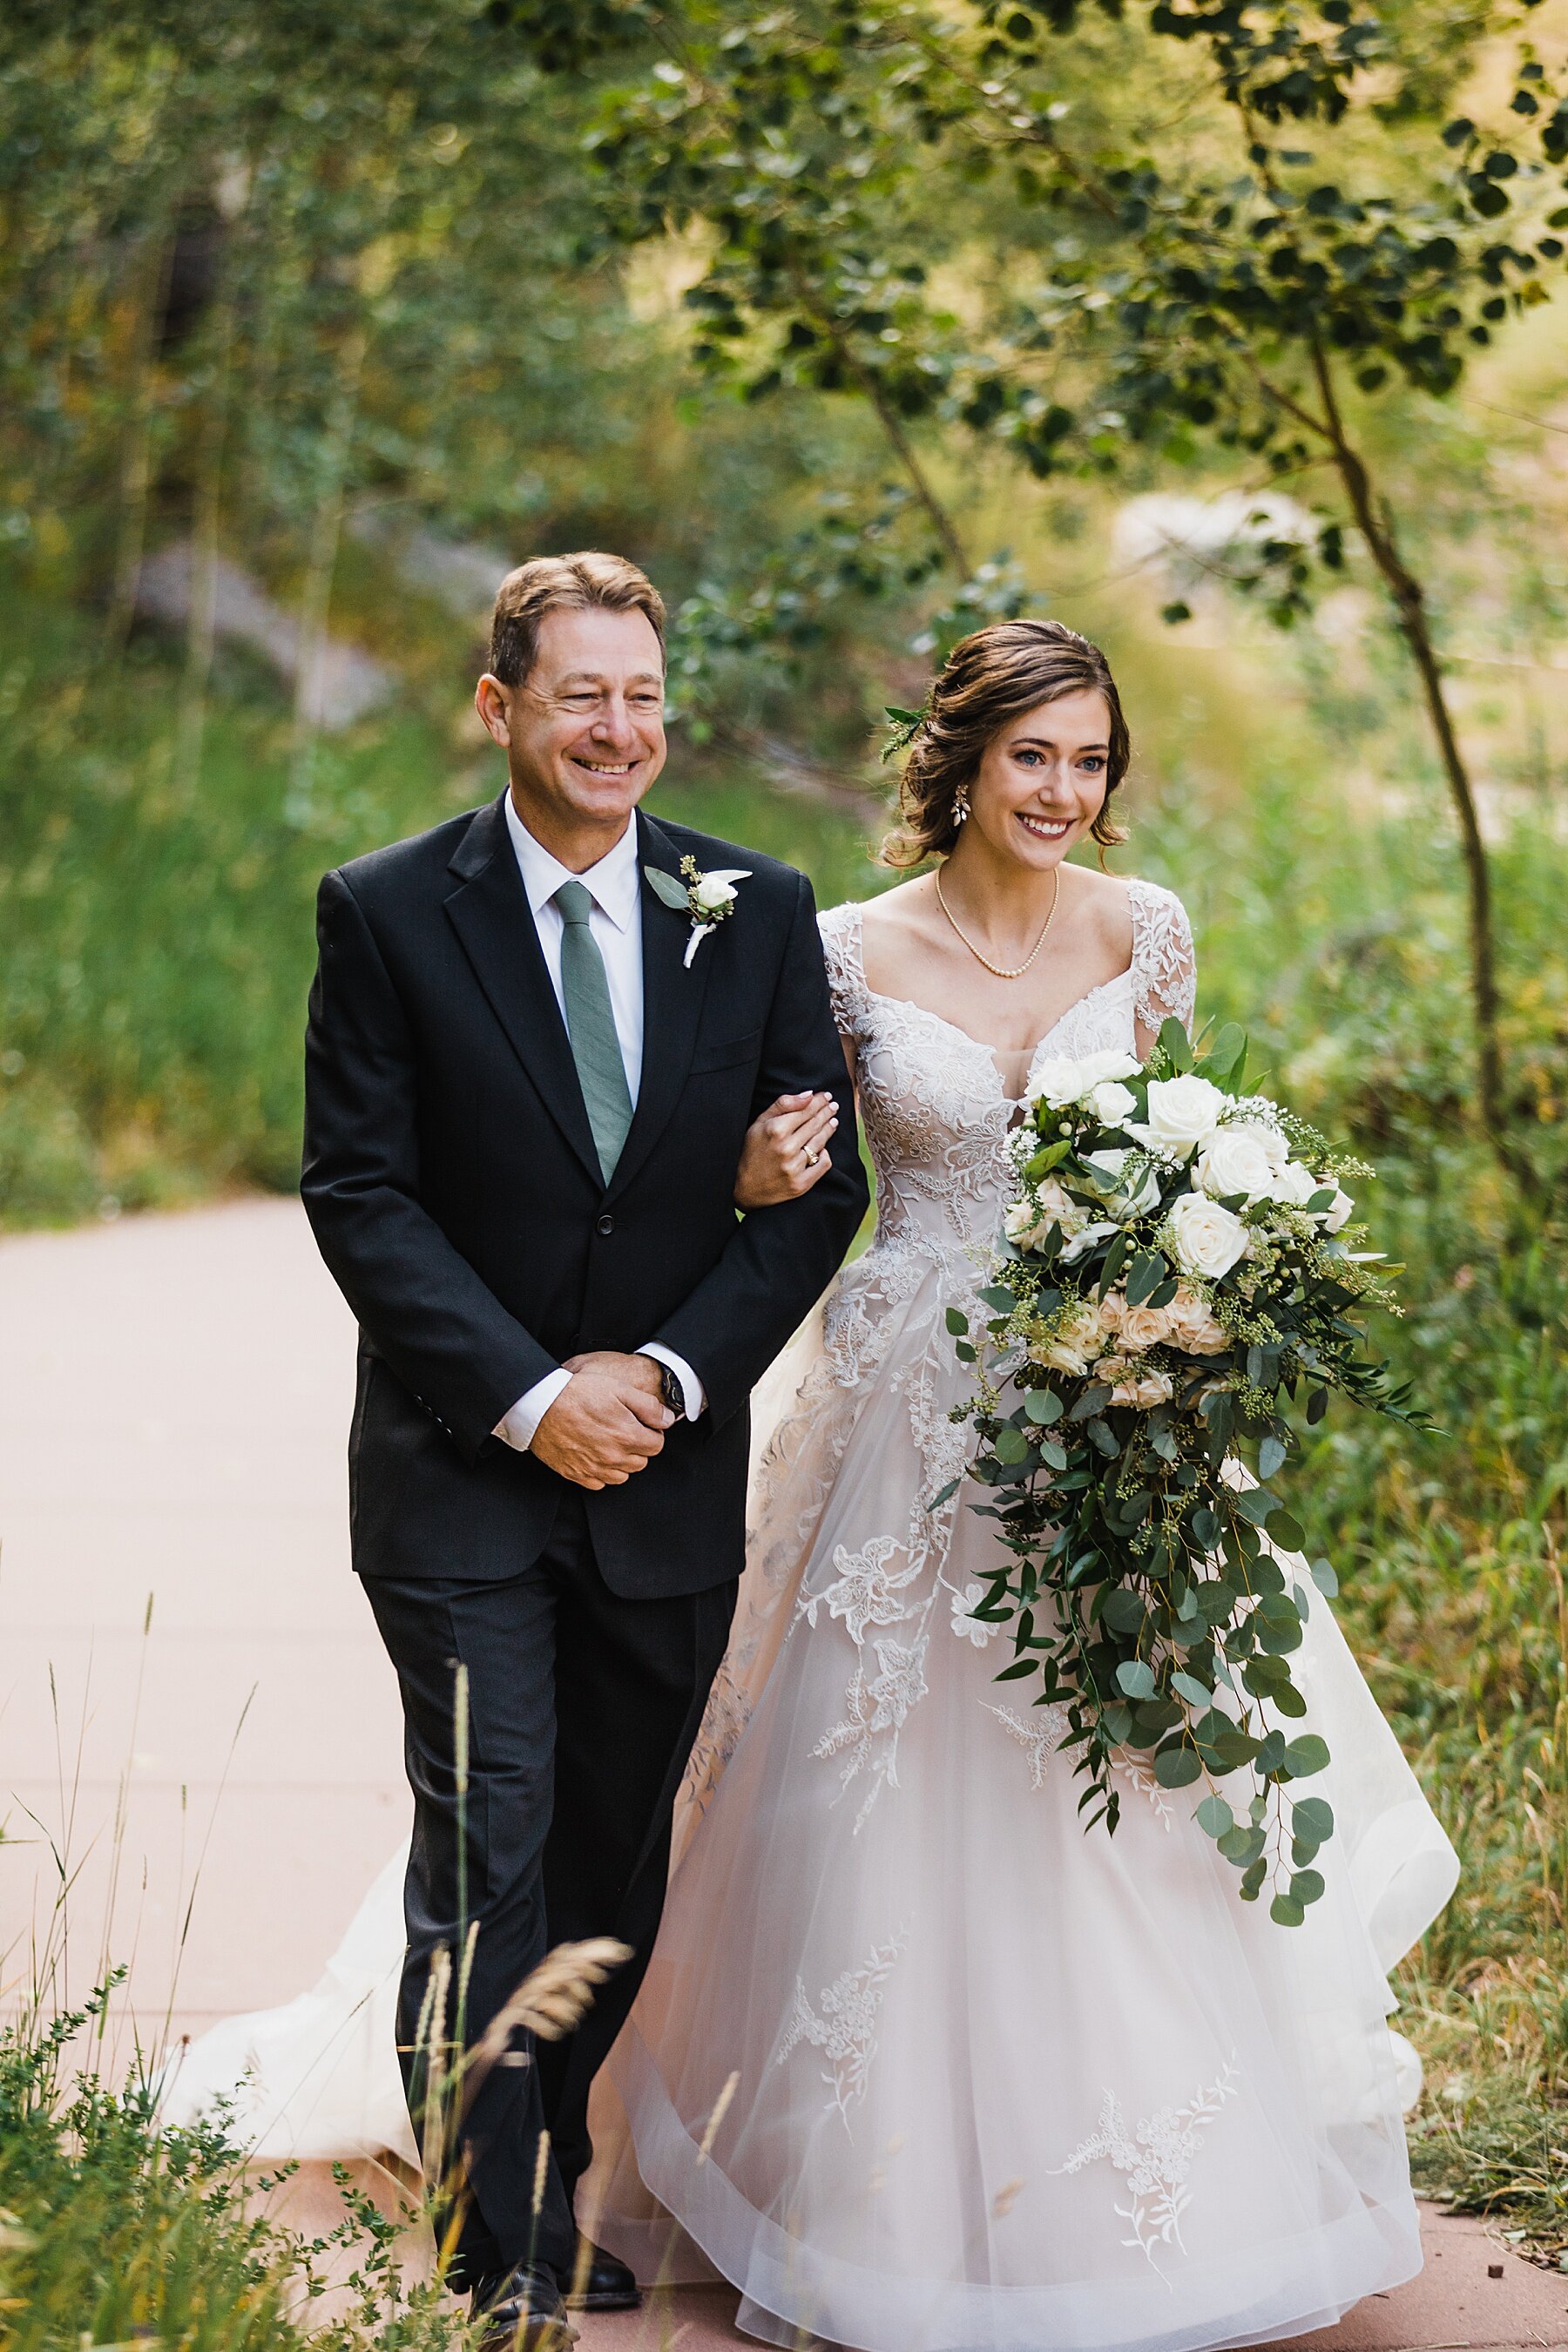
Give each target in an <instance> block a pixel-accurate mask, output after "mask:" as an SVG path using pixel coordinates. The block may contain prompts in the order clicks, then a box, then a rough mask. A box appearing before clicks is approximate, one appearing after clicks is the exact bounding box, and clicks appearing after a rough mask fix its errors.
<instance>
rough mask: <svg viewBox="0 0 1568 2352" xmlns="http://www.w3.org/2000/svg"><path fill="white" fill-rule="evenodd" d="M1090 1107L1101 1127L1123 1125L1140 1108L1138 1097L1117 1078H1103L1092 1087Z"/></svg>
mask: <svg viewBox="0 0 1568 2352" xmlns="http://www.w3.org/2000/svg"><path fill="white" fill-rule="evenodd" d="M1089 1108H1090V1110H1092V1111H1093V1113H1094V1115H1095V1117H1096V1118H1097V1119H1098V1120H1099V1121H1100V1125H1101V1127H1121V1126H1122V1125H1123V1124H1124V1122H1125V1121H1126V1120H1128V1119H1129V1118H1131V1116H1132V1113H1133V1112H1134V1111H1135V1110H1136V1109H1137V1108H1138V1097H1137V1096H1136V1095H1135V1094H1133V1093H1132V1092H1131V1088H1129V1087H1124V1086H1121V1084H1120V1083H1119V1082H1118V1081H1117V1080H1116V1079H1115V1078H1101V1080H1100V1084H1099V1086H1097V1087H1094V1088H1092V1089H1091V1091H1090V1094H1089Z"/></svg>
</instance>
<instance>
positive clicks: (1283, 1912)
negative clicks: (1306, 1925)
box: [1268, 1895, 1307, 1927]
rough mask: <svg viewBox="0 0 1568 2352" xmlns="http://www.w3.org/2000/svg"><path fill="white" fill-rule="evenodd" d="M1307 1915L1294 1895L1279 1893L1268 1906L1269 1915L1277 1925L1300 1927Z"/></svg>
mask: <svg viewBox="0 0 1568 2352" xmlns="http://www.w3.org/2000/svg"><path fill="white" fill-rule="evenodd" d="M1268 1916H1269V1917H1270V1918H1271V1919H1272V1920H1273V1922H1274V1924H1275V1926H1276V1927H1300V1924H1301V1922H1302V1920H1303V1919H1304V1918H1305V1917H1306V1916H1307V1915H1306V1913H1305V1911H1303V1909H1302V1908H1301V1906H1300V1904H1299V1903H1298V1902H1297V1901H1296V1899H1295V1897H1294V1896H1293V1895H1276V1896H1275V1897H1274V1900H1273V1902H1272V1903H1271V1904H1270V1905H1269V1906H1268Z"/></svg>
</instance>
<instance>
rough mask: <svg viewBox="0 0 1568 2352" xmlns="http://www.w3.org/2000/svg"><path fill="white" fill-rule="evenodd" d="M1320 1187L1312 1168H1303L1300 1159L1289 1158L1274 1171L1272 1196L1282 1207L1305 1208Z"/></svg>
mask: <svg viewBox="0 0 1568 2352" xmlns="http://www.w3.org/2000/svg"><path fill="white" fill-rule="evenodd" d="M1318 1189H1319V1186H1318V1180H1317V1178H1316V1177H1315V1176H1314V1175H1313V1173H1312V1171H1311V1170H1310V1168H1303V1167H1302V1165H1301V1163H1300V1160H1286V1161H1284V1163H1283V1164H1282V1165H1281V1166H1280V1167H1279V1168H1277V1169H1276V1170H1275V1171H1274V1181H1273V1184H1272V1186H1271V1188H1270V1197H1271V1198H1272V1199H1274V1200H1276V1201H1278V1202H1279V1205H1280V1206H1281V1208H1285V1209H1304V1208H1305V1207H1306V1205H1307V1203H1308V1202H1309V1201H1310V1199H1311V1197H1312V1195H1313V1193H1314V1192H1317V1191H1318Z"/></svg>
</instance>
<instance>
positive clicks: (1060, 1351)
mask: <svg viewBox="0 0 1568 2352" xmlns="http://www.w3.org/2000/svg"><path fill="white" fill-rule="evenodd" d="M1029 1361H1030V1363H1031V1364H1044V1365H1045V1366H1046V1368H1047V1370H1048V1371H1053V1372H1066V1373H1067V1374H1068V1378H1069V1379H1071V1380H1075V1381H1077V1380H1081V1379H1082V1378H1083V1375H1084V1374H1085V1372H1087V1371H1088V1370H1089V1358H1088V1357H1087V1356H1084V1355H1080V1354H1079V1350H1078V1349H1076V1348H1068V1347H1065V1346H1064V1345H1063V1343H1062V1341H1061V1340H1060V1339H1031V1340H1030V1342H1029Z"/></svg>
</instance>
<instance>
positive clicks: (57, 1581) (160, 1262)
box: [0, 1201, 1568, 2352]
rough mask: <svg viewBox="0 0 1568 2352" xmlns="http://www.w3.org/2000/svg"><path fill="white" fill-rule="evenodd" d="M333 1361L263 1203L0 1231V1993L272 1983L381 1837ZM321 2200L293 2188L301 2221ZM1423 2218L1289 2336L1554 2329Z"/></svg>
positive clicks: (691, 2308) (624, 2325)
mask: <svg viewBox="0 0 1568 2352" xmlns="http://www.w3.org/2000/svg"><path fill="white" fill-rule="evenodd" d="M352 1388H353V1328H352V1326H351V1323H350V1320H349V1318H348V1315H347V1313H346V1311H345V1309H344V1308H343V1307H342V1302H341V1301H340V1299H339V1297H338V1296H337V1293H336V1291H335V1290H334V1289H333V1288H332V1286H331V1283H330V1281H329V1280H328V1278H327V1276H326V1275H325V1273H324V1272H323V1271H322V1269H321V1265H320V1262H319V1260H318V1259H317V1257H316V1255H315V1250H314V1247H313V1245H312V1244H311V1241H310V1234H309V1232H308V1231H307V1229H306V1226H305V1222H304V1219H303V1217H302V1215H301V1214H300V1211H299V1210H298V1208H296V1207H295V1206H294V1205H292V1204H291V1203H289V1202H270V1201H269V1202H241V1203H237V1204H235V1205H233V1206H228V1207H224V1208H219V1209H213V1210H206V1211H202V1212H199V1213H192V1214H188V1215H184V1216H178V1217H155V1218H144V1219H138V1220H134V1221H132V1220H127V1221H126V1222H125V1223H121V1224H117V1225H112V1226H100V1227H94V1228H91V1229H89V1230H85V1231H82V1232H78V1233H72V1234H39V1235H28V1236H24V1237H20V1238H13V1239H7V1240H4V1241H0V1543H3V1544H4V1551H3V1553H0V1822H4V1823H5V1830H6V1843H3V1844H0V2002H3V2003H4V2004H5V2005H12V2004H14V2003H15V2002H16V2000H18V1998H21V1997H24V1996H25V1992H26V1984H27V1982H28V1980H29V1979H30V1977H31V1976H32V1975H33V1974H35V1973H36V1972H37V1969H38V1968H39V1967H40V1966H44V1965H51V1964H52V1965H53V1968H54V1971H55V1979H56V1984H57V1988H58V1990H60V1991H63V1992H66V1993H68V1995H69V1996H70V1997H72V1998H76V1997H79V1995H80V1994H81V1993H82V1992H84V1991H85V1990H88V1989H89V1987H90V1985H91V1984H92V1983H93V1981H94V1980H95V1979H96V1978H97V1977H98V1975H99V1974H100V1972H101V1970H102V1968H103V1965H104V1958H105V1955H110V1956H112V1957H113V1958H115V1959H116V1960H119V1961H124V1962H127V1963H128V1964H129V1966H130V1970H131V1974H130V1980H129V1984H128V1986H127V1988H126V1992H125V1994H124V1995H123V1996H121V1998H120V2000H118V2001H117V2005H116V2011H115V2015H116V2033H117V2037H118V2042H119V2046H120V2047H121V2049H122V2050H124V2049H127V2048H128V2047H129V2042H130V2036H131V2033H132V2031H134V2032H136V2033H137V2034H138V2035H139V2036H140V2038H141V2039H142V2041H143V2042H144V2043H152V2044H154V2045H155V2044H156V2043H158V2042H160V2041H161V2040H162V2039H163V2037H164V2036H165V2035H166V2034H167V2033H169V2032H174V2033H178V2032H182V2031H184V2032H191V2031H199V2030H200V2029H201V2027H202V2026H204V2025H205V2024H206V2023H207V2022H208V2021H210V2020H212V2019H213V2018H215V2017H218V2016H223V2015H226V2014H229V2013H231V2012H232V2011H237V2010H241V2009H251V2008H257V2007H261V2006H264V2005H267V2004H268V2003H271V2002H275V2001H281V2000H286V1999H288V1998H289V1997H290V1996H291V1995H292V1994H294V1993H296V1992H298V1991H300V1990H301V1989H302V1988H303V1987H305V1986H306V1985H308V1984H310V1982H311V1981H312V1979H314V1978H315V1976H316V1975H317V1973H318V1971H319V1970H320V1969H321V1964H322V1962H323V1961H324V1960H325V1958H327V1956H328V1954H329V1953H330V1952H331V1949H332V1948H333V1946H334V1945H335V1943H336V1942H337V1940H338V1937H339V1936H340V1934H341V1933H342V1929H343V1927H345V1926H346V1925H347V1923H348V1920H349V1918H350V1916H352V1914H353V1909H354V1907H355V1905H356V1904H357V1902H358V1900H359V1897H360V1895H361V1894H362V1893H363V1889H364V1887H365V1885H366V1884H367V1883H368V1881H369V1879H370V1877H371V1875H372V1874H373V1873H374V1870H375V1869H376V1868H377V1866H378V1865H379V1864H380V1863H381V1862H382V1860H383V1859H384V1856H385V1855H386V1854H387V1853H389V1852H390V1851H391V1849H392V1848H393V1846H394V1845H395V1843H396V1842H397V1840H398V1838H399V1837H400V1836H401V1835H402V1833H403V1830H404V1826H405V1817H406V1806H407V1798H406V1793H405V1788H404V1783H403V1776H402V1767H401V1751H400V1734H399V1726H398V1717H397V1699H396V1692H395V1686H394V1684H393V1679H392V1675H391V1672H390V1669H389V1668H388V1666H387V1664H386V1662H385V1659H384V1657H383V1655H382V1653H381V1650H380V1648H379V1646H378V1644H377V1642H376V1638H375V1634H374V1628H373V1626H372V1624H371V1622H370V1617H369V1613H368V1612H367V1610H366V1609H365V1606H364V1603H363V1600H362V1598H361V1596H360V1593H359V1591H358V1589H357V1588H356V1586H355V1584H354V1581H353V1577H352V1576H351V1574H350V1573H349V1569H348V1559H347V1541H346V1533H345V1526H344V1509H345V1505H344V1479H343V1469H342V1453H343V1440H344V1434H345V1432H346V1430H347V1426H348V1414H349V1402H350V1397H351V1393H352ZM149 1604H151V1620H150V1623H149V1621H148V1612H149ZM62 1885H68V1895H67V1897H66V1899H65V1901H64V1902H63V1904H62V1901H61V1888H62ZM331 2202H332V2200H331V2184H330V2181H328V2180H327V2179H325V2177H324V2175H321V2174H320V2173H318V2174H316V2177H314V2178H309V2177H307V2178H302V2179H300V2180H298V2181H297V2182H296V2183H294V2184H293V2185H292V2188H291V2190H290V2195H289V2208H290V2212H291V2216H292V2218H294V2219H296V2220H297V2221H299V2222H300V2224H301V2225H304V2224H306V2223H307V2222H314V2221H318V2220H319V2219H321V2218H322V2217H323V2216H324V2215H330V2211H331ZM1427 2236H1428V2252H1429V2255H1430V2260H1429V2261H1428V2264H1427V2268H1426V2273H1425V2275H1424V2276H1423V2277H1422V2278H1421V2279H1419V2280H1417V2281H1416V2282H1415V2284H1413V2285H1411V2286H1409V2287H1406V2288H1404V2289H1402V2290H1401V2291H1400V2292H1399V2293H1398V2294H1394V2295H1389V2296H1378V2297H1374V2298H1373V2300H1372V2301H1370V2302H1369V2303H1367V2304H1364V2305H1362V2307H1361V2308H1360V2309H1359V2310H1358V2311H1357V2312H1356V2313H1355V2314H1353V2315H1352V2317H1351V2318H1350V2319H1348V2320H1347V2321H1346V2322H1345V2323H1344V2325H1343V2326H1341V2327H1339V2328H1337V2329H1336V2330H1334V2331H1333V2332H1332V2333H1331V2335H1328V2336H1311V2337H1303V2338H1300V2339H1299V2341H1300V2343H1301V2344H1302V2345H1303V2346H1304V2347H1310V2348H1311V2352H1450V2347H1452V2348H1453V2352H1503V2348H1504V2347H1510V2348H1511V2347H1519V2352H1526V2347H1530V2348H1531V2352H1533V2347H1538V2346H1546V2347H1552V2348H1553V2352H1557V2347H1568V2277H1560V2276H1556V2275H1549V2274H1547V2273H1543V2272H1541V2271H1538V2270H1534V2269H1531V2267H1530V2266H1529V2265H1528V2264H1526V2263H1521V2261H1520V2260H1519V2259H1518V2258H1517V2257H1516V2256H1515V2255H1513V2254H1512V2253H1510V2252H1506V2251H1504V2250H1503V2249H1502V2248H1500V2246H1498V2245H1496V2244H1495V2243H1494V2242H1492V2240H1491V2239H1490V2238H1489V2236H1488V2235H1487V2234H1486V2232H1485V2231H1483V2230H1482V2229H1481V2227H1480V2226H1479V2224H1477V2223H1473V2222H1467V2221H1454V2220H1450V2219H1443V2218H1439V2217H1437V2216H1435V2215H1434V2216H1430V2217H1428V2230H1427ZM1494 2264H1495V2265H1499V2266H1500V2271H1501V2275H1500V2277H1498V2278H1495V2279H1494V2278H1492V2277H1490V2276H1489V2269H1490V2267H1491V2266H1492V2265H1494ZM733 2310H734V2298H733V2296H732V2295H731V2294H728V2293H727V2292H723V2291H720V2290H717V2289H715V2290H700V2291H692V2292H690V2293H687V2294H681V2295H679V2296H678V2297H677V2298H675V2301H674V2303H673V2305H669V2304H664V2305H659V2306H658V2307H652V2308H650V2309H649V2310H648V2311H647V2312H646V2313H644V2314H642V2315H638V2316H635V2317H634V2316H627V2317H623V2318H613V2319H608V2318H607V2319H600V2320H596V2321H591V2322H587V2323H585V2324H584V2330H583V2339H582V2340H583V2347H584V2352H667V2347H670V2346H671V2345H673V2344H676V2343H679V2347H680V2352H715V2347H720V2346H733V2345H735V2344H736V2343H737V2342H739V2341H740V2340H741V2339H739V2338H738V2337H737V2336H736V2335H735V2333H734V2329H733V2327H732V2326H731V2319H732V2315H733ZM1040 2352H1050V2347H1040Z"/></svg>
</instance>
